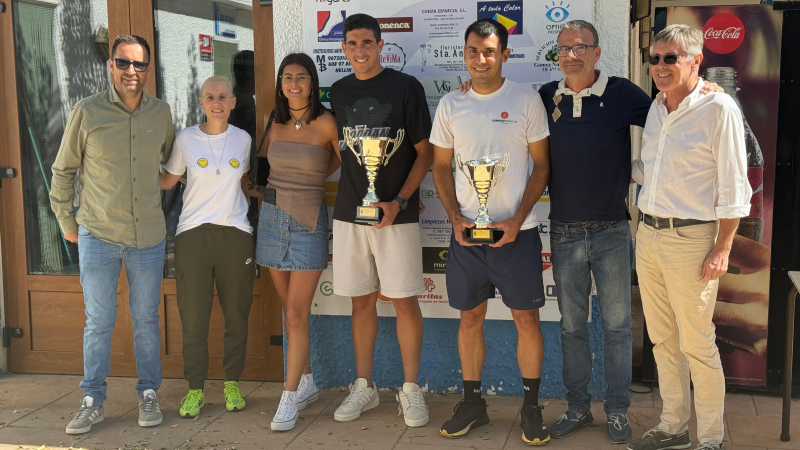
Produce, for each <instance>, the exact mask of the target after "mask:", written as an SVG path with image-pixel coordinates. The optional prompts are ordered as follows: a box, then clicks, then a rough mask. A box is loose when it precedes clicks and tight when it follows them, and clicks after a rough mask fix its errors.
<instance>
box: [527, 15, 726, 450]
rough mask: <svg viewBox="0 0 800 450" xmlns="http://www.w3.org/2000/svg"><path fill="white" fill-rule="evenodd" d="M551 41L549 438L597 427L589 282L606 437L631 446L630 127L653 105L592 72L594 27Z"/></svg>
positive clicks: (569, 29) (544, 91) (545, 94)
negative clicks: (555, 385)
mask: <svg viewBox="0 0 800 450" xmlns="http://www.w3.org/2000/svg"><path fill="white" fill-rule="evenodd" d="M557 42H558V46H559V47H558V54H559V59H558V65H559V68H560V69H561V71H562V72H563V73H564V75H565V78H564V79H563V80H561V81H557V82H556V81H554V82H551V83H548V84H546V85H544V86H542V88H541V89H540V91H539V93H540V94H541V96H542V99H543V101H544V104H545V108H546V110H547V116H548V121H549V128H550V171H551V172H550V173H551V178H550V201H551V203H550V208H551V209H550V248H551V252H552V263H553V277H554V279H555V282H556V286H558V290H557V298H558V307H559V310H560V312H561V351H562V355H563V361H564V362H563V369H562V378H563V381H564V385H565V387H566V388H567V396H566V397H567V402H568V409H567V411H566V412H565V413H564V414H563V415H562V416H561V417H560V418H559V419H558V421H557V422H556V423H555V424H554V425H553V427H552V430H551V435H552V436H553V437H554V438H557V439H560V438H565V437H567V436H570V435H571V434H573V433H575V432H576V431H577V430H578V429H580V428H581V427H583V426H586V425H589V424H591V423H592V421H593V417H592V413H591V411H590V410H589V409H590V401H591V396H590V395H589V383H590V382H591V379H592V357H591V350H590V347H589V329H588V326H587V321H588V319H589V311H590V308H591V304H590V302H589V296H590V293H591V287H592V278H594V282H595V285H596V286H597V296H598V300H599V306H600V316H601V322H602V326H603V345H604V351H603V355H604V357H603V364H604V371H603V372H604V375H605V381H606V386H607V387H606V392H605V403H604V404H603V409H604V410H605V413H606V432H607V434H608V438H609V439H610V440H611V442H613V443H622V442H627V441H628V440H630V438H631V428H630V426H629V425H628V420H627V418H626V414H627V411H628V407H629V406H630V404H631V401H630V397H629V396H628V387H629V386H630V382H631V358H632V337H631V249H632V241H631V231H630V225H629V222H628V221H629V220H630V215H629V214H628V210H627V204H626V197H627V195H628V189H629V186H630V179H631V168H630V161H631V136H630V127H631V126H632V125H636V126H640V127H643V126H644V124H645V120H646V118H647V111H648V110H649V109H650V104H651V102H652V101H651V99H650V96H648V95H647V94H646V93H645V92H644V91H642V89H640V88H639V87H638V86H636V85H635V84H633V83H632V82H630V81H629V80H627V79H625V78H620V77H614V76H607V75H606V74H605V73H603V72H601V71H599V70H597V69H596V68H595V66H596V64H597V62H598V61H599V59H600V54H601V49H600V46H599V45H600V42H599V37H598V34H597V30H596V29H595V27H594V26H593V25H592V24H591V23H589V22H586V21H583V20H574V21H571V22H567V23H566V24H564V27H563V28H562V29H561V32H560V33H559V35H558V38H557ZM709 88H710V87H709ZM720 91H721V89H720Z"/></svg>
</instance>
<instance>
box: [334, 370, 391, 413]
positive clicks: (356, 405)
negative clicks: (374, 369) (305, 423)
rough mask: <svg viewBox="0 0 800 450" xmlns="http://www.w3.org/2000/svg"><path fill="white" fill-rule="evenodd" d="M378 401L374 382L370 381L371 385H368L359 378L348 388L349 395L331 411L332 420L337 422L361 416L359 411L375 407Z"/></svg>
mask: <svg viewBox="0 0 800 450" xmlns="http://www.w3.org/2000/svg"><path fill="white" fill-rule="evenodd" d="M379 403H380V400H379V399H378V388H377V386H375V383H372V387H369V386H367V380H366V379H364V378H359V379H357V380H356V382H355V383H353V386H352V387H351V388H350V395H348V396H347V398H345V399H344V401H343V402H342V404H341V405H340V406H339V407H338V408H336V412H335V413H333V420H335V421H337V422H349V421H351V420H356V419H358V418H359V417H360V416H361V413H363V412H367V411H369V410H370V409H372V408H375V407H377V406H378V404H379Z"/></svg>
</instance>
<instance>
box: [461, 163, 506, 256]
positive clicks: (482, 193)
mask: <svg viewBox="0 0 800 450" xmlns="http://www.w3.org/2000/svg"><path fill="white" fill-rule="evenodd" d="M510 157H511V155H510V154H508V153H506V154H505V155H504V156H503V161H502V162H501V161H500V160H498V159H496V158H493V157H488V156H487V157H484V158H481V159H472V160H468V161H464V162H461V155H459V154H458V153H456V164H457V165H458V169H459V170H460V171H461V173H463V174H464V176H465V177H466V178H467V181H469V184H470V185H471V186H472V187H473V188H475V191H476V192H477V193H478V203H479V204H480V206H479V207H478V216H477V217H476V218H475V222H474V223H475V228H468V229H467V242H469V243H470V244H481V245H490V244H494V243H495V242H497V241H499V240H500V239H501V238H502V237H503V233H504V232H503V230H501V229H499V228H489V224H491V223H492V218H491V217H490V216H489V210H488V209H487V208H486V202H487V201H488V200H489V190H490V189H491V188H492V187H493V186H494V185H495V184H497V182H498V181H499V180H500V177H502V176H503V173H505V171H506V169H508V164H509V159H510Z"/></svg>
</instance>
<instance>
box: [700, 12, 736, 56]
mask: <svg viewBox="0 0 800 450" xmlns="http://www.w3.org/2000/svg"><path fill="white" fill-rule="evenodd" d="M742 41H744V24H742V21H741V20H740V19H739V18H738V17H736V16H735V15H733V14H731V13H720V14H716V15H714V17H712V18H710V19H708V22H706V24H705V25H703V43H704V44H705V46H706V48H708V49H709V50H711V51H712V52H714V53H717V54H720V55H724V54H726V53H730V52H732V51H734V50H736V49H737V48H739V46H740V45H742Z"/></svg>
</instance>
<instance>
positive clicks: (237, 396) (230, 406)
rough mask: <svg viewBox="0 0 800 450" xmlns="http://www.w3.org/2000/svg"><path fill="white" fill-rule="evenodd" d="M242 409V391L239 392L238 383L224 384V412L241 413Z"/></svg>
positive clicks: (228, 382)
mask: <svg viewBox="0 0 800 450" xmlns="http://www.w3.org/2000/svg"><path fill="white" fill-rule="evenodd" d="M243 409H244V397H242V391H240V390H239V382H238V381H226V382H225V410H226V411H231V412H233V411H241V410H243Z"/></svg>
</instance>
